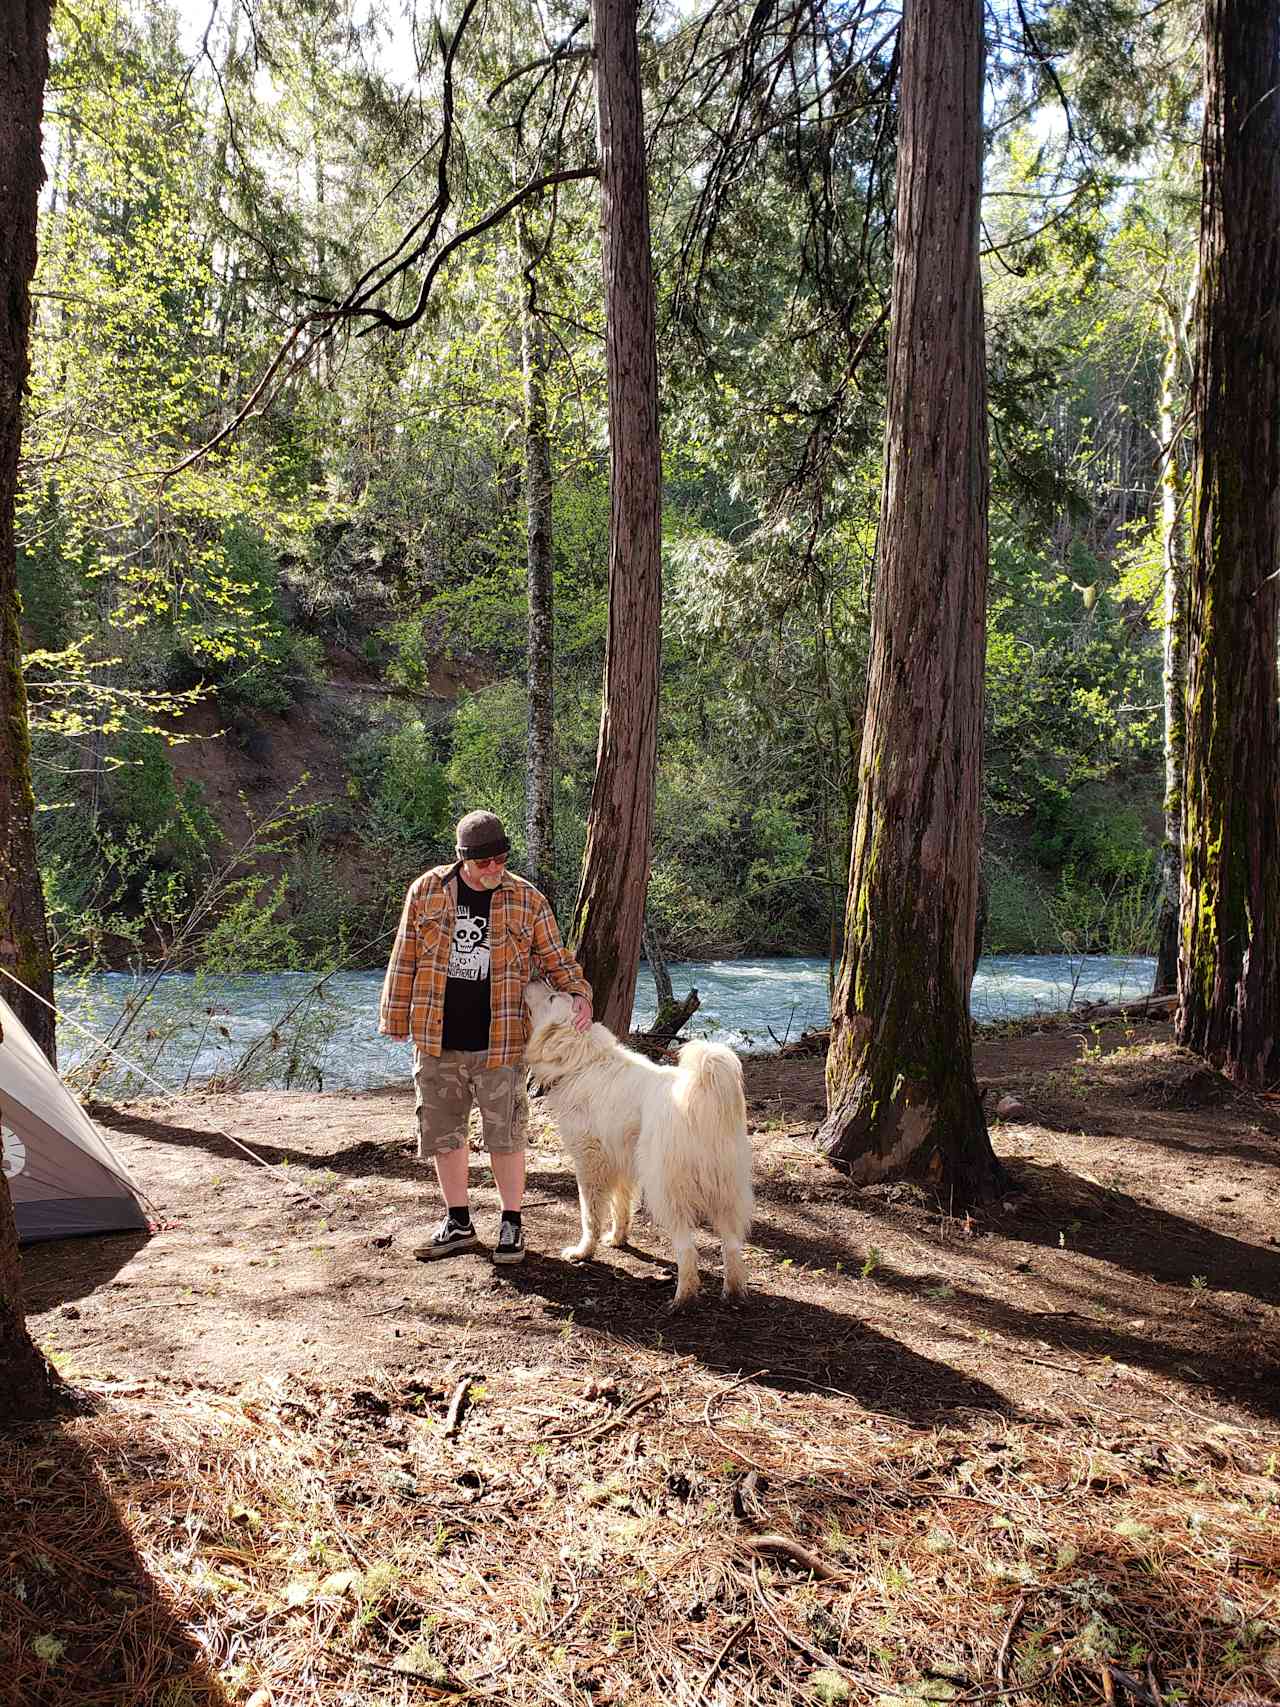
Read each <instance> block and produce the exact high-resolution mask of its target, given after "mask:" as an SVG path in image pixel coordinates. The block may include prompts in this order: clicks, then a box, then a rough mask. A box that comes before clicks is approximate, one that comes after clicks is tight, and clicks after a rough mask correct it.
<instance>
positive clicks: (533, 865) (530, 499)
mask: <svg viewBox="0 0 1280 1707" xmlns="http://www.w3.org/2000/svg"><path fill="white" fill-rule="evenodd" d="M520 261H521V269H522V273H521V284H522V287H524V288H522V291H521V299H520V354H521V364H522V366H523V369H524V494H525V507H526V510H527V512H528V517H529V525H528V585H529V726H528V746H527V759H526V763H527V767H528V776H527V787H526V791H525V793H526V816H525V833H526V839H527V842H528V868H529V876H530V877H531V878H532V880H533V882H534V883H536V884H537V886H538V888H539V889H541V891H542V893H543V894H544V895H545V896H546V897H547V899H548V900H549V901H550V902H551V904H552V906H553V907H554V906H555V902H556V795H555V788H556V731H555V681H554V665H555V624H554V621H553V602H552V601H553V581H552V551H551V436H550V432H549V430H548V427H547V396H546V373H547V341H546V332H545V330H544V329H543V325H542V322H541V321H540V320H539V319H538V317H537V315H536V314H535V313H534V304H533V301H532V297H533V287H532V286H531V285H529V284H528V282H527V279H526V278H525V277H524V271H523V269H524V268H525V267H526V266H528V265H529V261H530V249H529V245H528V243H527V242H526V241H525V235H524V231H523V228H522V230H521V241H520Z"/></svg>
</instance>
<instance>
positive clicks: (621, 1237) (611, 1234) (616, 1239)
mask: <svg viewBox="0 0 1280 1707" xmlns="http://www.w3.org/2000/svg"><path fill="white" fill-rule="evenodd" d="M629 1236H630V1235H629V1231H628V1230H627V1229H625V1228H624V1229H623V1230H622V1231H621V1232H619V1230H618V1228H616V1227H611V1228H610V1229H609V1231H608V1232H607V1233H606V1234H605V1236H604V1238H603V1239H601V1241H600V1243H601V1244H602V1245H608V1247H609V1249H610V1250H611V1251H620V1250H624V1249H625V1248H626V1243H627V1239H628V1237H629Z"/></svg>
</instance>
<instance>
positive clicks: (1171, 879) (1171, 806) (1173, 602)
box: [1151, 278, 1196, 996]
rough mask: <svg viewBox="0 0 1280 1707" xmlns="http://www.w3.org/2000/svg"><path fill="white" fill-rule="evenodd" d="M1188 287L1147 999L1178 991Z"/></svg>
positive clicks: (1171, 493)
mask: <svg viewBox="0 0 1280 1707" xmlns="http://www.w3.org/2000/svg"><path fill="white" fill-rule="evenodd" d="M1195 295H1196V283H1195V279H1194V278H1193V279H1192V282H1191V288H1190V291H1189V292H1188V294H1187V301H1186V307H1185V311H1184V312H1182V313H1181V314H1180V313H1179V312H1178V309H1177V308H1176V306H1175V305H1174V303H1172V302H1171V301H1168V300H1166V301H1165V305H1164V310H1165V332H1166V337H1167V343H1166V346H1165V361H1164V373H1163V376H1162V381H1161V387H1160V451H1161V456H1162V458H1163V464H1164V466H1163V469H1162V472H1161V476H1160V541H1161V553H1162V556H1163V560H1164V841H1163V843H1162V844H1161V848H1160V861H1159V886H1160V915H1159V925H1158V929H1159V946H1158V949H1157V954H1156V976H1155V984H1154V986H1153V987H1152V991H1151V993H1152V995H1153V996H1164V995H1168V994H1169V993H1170V992H1171V991H1173V990H1176V989H1177V987H1178V914H1179V907H1180V900H1181V868H1182V783H1183V772H1184V767H1185V764H1186V747H1187V702H1186V686H1187V681H1186V670H1187V560H1186V559H1187V554H1186V550H1185V548H1184V534H1183V516H1182V510H1183V504H1184V502H1185V498H1186V479H1185V475H1184V472H1183V470H1184V452H1183V449H1182V446H1181V443H1180V436H1179V426H1180V419H1181V416H1182V411H1183V402H1184V399H1185V396H1186V392H1187V385H1186V367H1187V331H1188V327H1189V324H1190V319H1191V316H1192V314H1193V313H1194V309H1195Z"/></svg>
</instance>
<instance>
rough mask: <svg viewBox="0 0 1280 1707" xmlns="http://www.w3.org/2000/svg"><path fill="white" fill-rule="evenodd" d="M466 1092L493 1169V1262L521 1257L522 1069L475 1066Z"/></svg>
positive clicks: (525, 1127) (525, 1114) (525, 1112)
mask: <svg viewBox="0 0 1280 1707" xmlns="http://www.w3.org/2000/svg"><path fill="white" fill-rule="evenodd" d="M471 1089H472V1094H473V1095H474V1097H475V1099H476V1107H477V1108H478V1109H479V1110H480V1118H481V1120H482V1121H483V1123H484V1142H485V1148H486V1149H487V1150H488V1152H489V1165H490V1166H491V1167H492V1169H493V1182H494V1184H495V1185H496V1186H497V1188H498V1197H499V1199H500V1200H501V1202H502V1222H501V1225H500V1226H499V1228H498V1242H497V1244H496V1245H495V1246H494V1251H493V1260H494V1262H500V1263H510V1262H521V1261H522V1260H523V1258H524V1231H523V1227H522V1223H521V1209H522V1208H523V1205H524V1181H525V1146H526V1145H527V1143H528V1141H529V1140H528V1131H529V1104H528V1099H527V1098H526V1096H525V1090H524V1068H523V1066H520V1067H478V1068H477V1069H476V1071H475V1073H474V1074H473V1076H472V1081H471Z"/></svg>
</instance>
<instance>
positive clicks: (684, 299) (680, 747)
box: [18, 0, 1199, 969]
mask: <svg viewBox="0 0 1280 1707" xmlns="http://www.w3.org/2000/svg"><path fill="white" fill-rule="evenodd" d="M1020 10H1021V9H1020V8H1005V7H996V8H993V9H991V10H990V11H989V17H988V22H989V41H988V69H987V90H986V98H985V104H984V115H985V121H986V136H985V161H984V199H983V215H982V244H983V260H982V266H983V282H984V293H985V305H986V320H987V345H988V366H989V373H990V430H991V442H992V511H991V564H990V603H989V615H988V639H987V710H986V766H985V776H984V813H985V841H984V852H983V876H984V885H985V891H986V918H985V933H984V946H985V947H986V948H987V949H988V950H991V951H1000V950H1052V949H1061V948H1063V947H1064V946H1065V947H1069V948H1072V949H1107V950H1111V951H1115V952H1133V951H1148V952H1149V951H1153V950H1154V947H1155V942H1156V931H1157V910H1158V895H1159V891H1158V883H1157V853H1158V849H1159V844H1160V839H1161V834H1162V812H1161V806H1162V795H1163V790H1164V771H1163V756H1162V715H1161V713H1162V700H1161V686H1160V679H1161V606H1160V597H1161V562H1162V549H1163V547H1162V537H1163V536H1162V532H1161V529H1162V514H1161V484H1162V473H1163V469H1164V467H1165V462H1166V456H1165V448H1164V444H1163V442H1162V436H1161V409H1162V406H1165V402H1166V401H1167V400H1165V399H1164V392H1163V386H1164V375H1165V370H1166V366H1167V358H1168V351H1169V347H1170V343H1171V340H1176V338H1177V337H1178V336H1179V334H1180V332H1181V328H1182V325H1183V320H1184V313H1185V304H1186V299H1187V294H1188V290H1189V286H1190V281H1191V275H1192V259H1193V252H1194V244H1195V220H1196V191H1195V184H1194V181H1193V171H1194V159H1193V153H1194V151H1193V147H1192V132H1193V130H1194V125H1195V122H1196V114H1195V110H1194V108H1195V95H1194V91H1195V90H1196V89H1197V88H1198V78H1199V64H1198V61H1199V46H1198V41H1197V40H1196V37H1195V33H1194V29H1193V23H1194V20H1193V18H1192V17H1191V13H1190V9H1189V8H1183V7H1180V6H1167V7H1163V8H1156V9H1154V12H1153V13H1152V15H1151V16H1150V17H1149V18H1146V19H1144V18H1142V17H1141V15H1140V14H1139V12H1138V10H1137V9H1136V8H1131V7H1127V6H1123V5H1119V4H1114V5H1113V4H1103V3H1101V0H1095V3H1091V4H1088V5H1083V4H1071V5H1064V6H1061V7H1058V8H1055V9H1053V10H1052V11H1051V12H1049V13H1048V14H1047V15H1045V16H1044V17H1043V18H1041V19H1039V20H1038V21H1037V23H1036V25H1035V28H1034V29H1024V28H1023V23H1024V22H1025V20H1020V18H1019V12H1020ZM754 16H755V15H754V14H753V13H752V11H751V9H750V8H746V7H743V6H738V5H734V4H728V3H725V4H720V5H718V6H716V7H713V8H711V9H710V10H709V11H707V12H706V13H705V14H698V15H696V16H695V15H693V14H689V13H686V12H684V11H681V10H674V9H670V10H669V9H663V8H658V9H654V10H652V11H649V12H646V13H645V14H644V16H643V18H642V27H641V30H640V47H641V56H642V66H643V76H644V82H645V96H646V102H647V112H646V122H647V127H648V134H649V176H650V195H651V202H652V241H653V252H654V267H655V276H656V288H657V298H658V302H657V307H658V314H657V336H658V355H659V364H660V382H661V417H660V418H661V432H662V449H663V459H664V470H665V483H664V488H663V517H662V521H663V564H662V569H663V593H664V616H663V632H662V659H661V719H660V727H659V731H658V771H657V799H656V817H655V840H654V850H653V869H652V876H651V879H650V885H649V897H648V906H649V916H650V919H651V922H652V924H653V925H654V927H655V929H656V931H657V934H658V937H659V940H660V941H661V943H662V945H663V947H664V948H665V950H666V952H667V954H668V955H670V956H673V957H682V956H697V955H700V954H709V953H714V954H717V955H723V954H732V953H746V952H774V953H786V952H800V951H806V950H808V951H817V952H825V951H827V949H828V948H829V947H831V946H832V945H833V944H836V943H837V942H838V937H839V928H840V926H839V921H840V918H841V915H842V910H843V900H844V880H845V874H846V872H847V870H848V861H849V837H850V830H851V822H852V813H853V809H854V804H855V794H856V761H857V753H858V746H859V740H860V734H861V723H860V717H861V713H860V709H859V708H860V704H861V695H862V692H863V676H864V672H865V668H866V661H867V655H868V644H869V627H870V592H871V583H872V576H873V567H874V560H875V548H876V518H877V513H878V509H879V502H880V481H881V451H882V442H883V433H884V386H885V351H886V338H887V332H886V319H887V309H888V284H889V276H890V268H891V260H892V253H891V251H892V237H891V219H890V212H891V206H892V179H893V151H894V141H895V135H896V122H897V119H896V101H897V45H896V33H895V29H894V27H893V26H894V23H895V14H893V13H892V12H891V11H890V10H889V9H886V8H883V7H878V6H876V7H873V6H867V5H862V6H857V7H854V8H851V9H848V10H847V11H846V12H844V13H842V14H840V15H839V17H834V16H820V15H819V14H817V13H811V12H809V11H808V10H807V9H801V8H797V9H795V10H794V11H785V10H784V11H781V12H778V13H770V14H768V16H767V19H765V21H764V22H763V23H760V24H754V23H753V17H754ZM760 17H761V18H764V17H765V15H764V14H760ZM753 31H754V34H753ZM581 32H582V24H581V20H580V19H578V18H577V17H576V15H575V16H570V15H569V14H567V13H566V14H564V15H563V16H559V15H555V16H542V15H539V14H536V13H534V12H531V11H529V12H522V11H521V10H520V9H519V8H514V7H510V6H500V5H497V4H493V5H489V6H477V5H472V6H469V7H467V8H465V10H464V11H463V12H461V13H459V14H458V15H457V16H455V15H453V14H449V15H444V14H441V15H440V16H439V17H438V18H436V19H433V20H432V21H431V22H430V23H428V22H426V21H423V20H419V23H418V26H417V28H416V29H415V30H411V29H410V28H409V27H408V24H407V22H406V20H404V19H403V18H401V17H400V16H399V14H398V13H396V12H393V11H389V10H383V9H381V8H380V7H379V6H378V5H374V6H372V7H369V8H365V7H347V6H344V5H340V4H339V5H326V4H321V5H306V6H297V5H294V4H292V3H291V0H268V3H267V4H265V5H260V6H255V7H253V8H252V9H247V8H242V9H238V10H227V9H223V8H219V7H216V6H215V7H211V8H210V9H209V10H208V12H207V13H201V14H200V16H199V17H197V16H196V15H195V14H194V13H193V12H192V11H191V10H183V11H182V12H178V11H175V10H174V9H173V8H171V7H168V6H166V5H163V4H149V5H146V6H143V5H130V4H128V3H125V0H87V3H86V4H84V5H77V6H76V7H74V8H70V7H59V8H57V10H56V12H55V15H54V34H53V40H52V44H51V53H52V59H51V72H50V79H49V85H48V91H47V95H46V132H45V149H46V166H47V171H48V181H47V184H46V186H45V190H44V193H43V196H42V200H41V207H40V229H39V270H38V273H37V275H36V278H35V281H34V286H33V319H32V343H31V357H32V374H31V385H30V398H29V409H28V418H27V424H26V429H25V437H24V456H23V464H22V485H21V492H20V503H19V516H18V545H19V578H20V585H21V591H22V598H23V609H24V619H23V620H24V627H25V634H26V638H27V642H28V647H29V651H28V657H27V682H28V691H29V694H30V701H31V708H32V729H33V765H34V780H35V789H36V795H37V804H38V815H37V834H38V843H39V852H40V863H41V870H42V874H43V880H44V887H45V894H46V902H47V907H48V912H49V919H50V926H51V930H52V933H53V936H54V940H55V955H56V958H57V960H58V962H59V964H60V965H61V966H63V967H64V968H67V967H71V966H80V967H84V966H92V965H120V964H124V963H126V962H132V961H147V960H154V959H155V958H156V957H157V956H158V954H160V953H163V952H165V951H170V952H175V953H176V954H177V956H178V958H179V960H181V961H183V962H184V963H186V964H194V963H197V962H202V963H207V964H210V965H218V966H223V967H226V966H230V965H233V964H234V965H237V966H239V967H241V968H244V969H272V968H276V967H288V966H307V967H320V966H325V965H329V964H334V963H335V962H344V963H348V964H370V965H372V964H377V963H378V962H379V960H380V958H381V954H382V947H381V942H382V937H383V935H384V934H385V931H386V930H387V928H388V927H389V925H390V923H391V922H393V921H392V919H391V918H390V916H389V915H390V912H391V910H392V909H394V907H395V906H396V905H397V904H398V899H399V893H400V891H401V887H402V882H403V881H404V880H405V879H407V878H408V877H409V876H411V875H412V874H413V873H414V872H415V871H417V870H419V869H421V867H422V865H423V864H424V863H427V862H428V861H430V860H432V859H434V858H436V857H439V856H441V855H442V854H444V853H447V851H448V845H449V835H450V827H451V824H452V822H453V819H454V817H455V816H456V815H457V814H458V813H459V812H460V811H461V810H463V809H465V808H466V807H468V806H470V805H473V804H475V803H476V802H477V801H481V800H482V801H483V802H484V803H485V804H487V805H490V806H492V807H494V808H495V809H496V810H498V811H500V812H501V813H502V814H503V815H504V817H505V819H506V821H507V822H508V823H509V825H510V826H511V831H512V834H513V836H514V838H515V840H516V843H517V853H518V855H519V854H522V853H523V852H524V848H523V841H522V838H523V828H522V826H523V825H524V823H525V818H526V811H525V808H526V800H525V790H526V773H525V719H526V710H527V690H526V678H525V669H526V629H525V620H526V619H525V601H526V590H525V549H526V526H527V521H526V512H525V506H524V498H523V495H522V489H521V480H522V472H523V466H524V453H525V439H524V400H525V392H524V376H523V356H522V325H523V324H524V323H525V322H526V320H528V319H529V318H530V317H531V318H532V321H533V322H534V323H535V324H536V326H537V327H538V328H539V330H540V336H541V338H542V343H541V345H540V347H541V349H542V351H543V358H542V359H543V364H544V365H543V383H544V387H545V398H546V421H547V435H548V442H549V450H550V471H551V516H552V529H551V535H552V540H553V576H554V609H555V621H554V647H555V688H556V715H555V743H556V752H555V788H554V794H555V856H554V858H555V877H556V889H557V893H558V895H559V896H560V897H562V910H563V908H564V907H565V906H566V905H567V901H568V898H570V897H571V896H572V893H573V889H574V886H575V883H576V876H577V871H578V868H579V865H580V863H581V858H582V850H583V843H584V837H585V826H586V818H587V810H588V803H589V798H590V790H591V778H592V771H593V765H594V757H595V746H596V730H597V722H598V706H599V683H600V672H601V665H602V659H603V648H604V637H605V629H606V618H607V549H608V546H607V534H608V460H607V435H606V413H605V391H604V343H603V314H602V305H601V298H600V287H599V278H600V258H599V212H598V205H597V204H598V191H597V186H596V185H595V183H594V182H593V180H592V176H591V174H593V172H594V167H595V148H596V143H595V133H594V116H593V108H592V104H591V92H590V78H589V76H588V74H587V66H586V63H585V61H584V58H583V55H582V52H581V43H582V34H581ZM1121 41H1123V42H1124V44H1125V50H1124V51H1123V52H1117V51H1115V50H1116V44H1117V43H1119V42H1121ZM446 130H447V146H446ZM446 155H447V158H446ZM544 180H545V181H546V188H544V189H543V190H542V191H541V192H540V193H538V194H536V195H530V196H529V197H528V199H526V200H525V201H524V202H523V203H522V204H521V206H520V207H519V208H518V209H516V210H515V211H513V212H512V213H511V214H510V215H509V216H508V217H507V218H504V219H501V220H498V221H496V222H494V223H493V224H491V225H489V226H488V227H487V228H483V229H480V230H479V231H478V232H477V233H476V234H475V235H473V236H471V237H470V238H469V239H468V240H467V241H465V242H458V243H457V244H456V246H454V247H452V248H450V247H449V246H450V245H451V244H452V243H453V242H454V239H455V238H457V237H459V236H460V235H461V234H463V233H465V232H468V231H469V230H471V229H472V228H473V227H484V222H485V221H486V220H487V219H488V218H489V217H490V215H491V214H492V213H493V211H494V210H495V209H497V208H500V207H501V206H502V205H503V204H504V202H505V201H508V200H510V198H511V195H512V192H513V188H514V189H519V188H521V187H525V186H528V185H531V184H536V183H538V182H540V181H544ZM553 180H554V181H553ZM442 201H443V206H442ZM424 222H426V223H425V224H424ZM428 226H431V227H432V228H433V229H434V230H435V243H434V249H433V250H432V251H431V254H430V255H428V254H426V253H425V252H424V254H423V256H422V257H421V258H420V259H419V260H418V261H417V262H416V263H415V264H414V265H412V266H406V265H404V262H405V259H406V256H408V255H410V254H412V253H413V250H414V245H415V244H420V240H421V239H422V237H423V233H424V231H425V230H426V229H428ZM445 250H447V251H448V253H447V254H446V256H445V258H444V260H443V261H442V263H441V264H440V265H439V267H438V270H437V271H436V272H435V273H434V276H433V277H432V278H431V280H430V288H429V289H428V290H424V288H423V287H424V279H425V278H426V275H427V272H428V269H429V267H430V266H431V265H434V261H435V259H438V258H439V257H440V255H441V253H442V252H443V251H445ZM401 266H403V270H400V271H397V268H399V267H401ZM375 286H377V287H378V288H377V289H376V291H374V287H375ZM300 328H301V330H300ZM282 351H285V352H286V354H285V357H284V359H283V360H282V361H280V362H279V364H278V365H277V366H276V367H275V368H274V371H272V364H273V363H275V362H277V358H278V357H280V355H281V352H282ZM268 373H272V377H271V378H270V379H269V380H268V381H267V383H266V384H265V385H263V384H262V381H263V378H264V375H267V374H268ZM1179 407H1180V405H1179ZM237 420H238V424H237V425H236V426H235V430H234V431H230V432H226V433H225V436H222V437H220V436H219V435H222V434H223V433H224V432H225V430H226V429H227V428H228V427H230V426H231V425H232V423H233V422H237ZM213 441H216V442H215V443H214V444H213V448H212V449H209V450H207V451H205V452H204V454H201V455H196V454H194V453H197V452H200V451H201V450H202V449H203V447H206V446H208V445H210V443H211V442H213ZM1180 454H1182V453H1181V452H1180V451H1178V450H1177V449H1176V448H1175V451H1174V456H1175V457H1177V456H1179V455H1180ZM1175 525H1176V526H1178V527H1182V526H1184V525H1185V520H1184V518H1182V517H1179V519H1178V521H1177V522H1176V524H1175ZM228 873H230V875H228ZM215 874H221V880H222V888H221V891H220V900H219V904H218V907H217V908H215V909H214V910H212V911H211V912H207V913H206V914H204V915H203V916H202V926H201V928H200V930H198V931H195V932H188V931H187V929H186V921H188V920H189V918H190V914H191V911H192V908H193V907H195V906H196V904H197V901H198V898H199V897H200V896H201V895H202V894H203V893H204V892H205V891H206V889H207V887H208V885H209V883H210V882H211V880H212V879H213V878H214V876H215Z"/></svg>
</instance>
